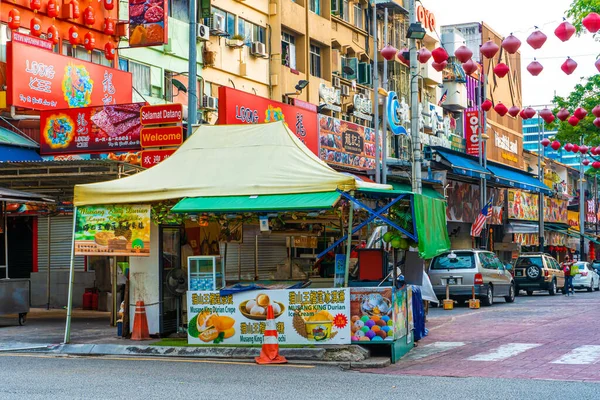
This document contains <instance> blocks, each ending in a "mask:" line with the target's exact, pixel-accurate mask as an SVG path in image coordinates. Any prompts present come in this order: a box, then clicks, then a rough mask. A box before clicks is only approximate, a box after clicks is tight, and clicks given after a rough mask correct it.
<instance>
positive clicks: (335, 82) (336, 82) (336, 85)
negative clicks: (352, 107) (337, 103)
mask: <svg viewBox="0 0 600 400" xmlns="http://www.w3.org/2000/svg"><path fill="white" fill-rule="evenodd" d="M331 83H332V85H333V87H334V88H339V87H340V86H341V85H342V83H341V81H340V78H338V77H337V76H334V77H333V79H332V80H331Z"/></svg>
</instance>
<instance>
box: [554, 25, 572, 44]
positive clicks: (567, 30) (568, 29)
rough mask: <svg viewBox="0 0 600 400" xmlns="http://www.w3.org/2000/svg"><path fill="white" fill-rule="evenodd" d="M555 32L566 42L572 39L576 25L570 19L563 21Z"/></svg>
mask: <svg viewBox="0 0 600 400" xmlns="http://www.w3.org/2000/svg"><path fill="white" fill-rule="evenodd" d="M554 34H555V35H556V37H557V38H559V39H560V40H561V41H563V42H566V41H567V40H569V39H571V36H573V35H574V34H575V27H574V26H573V25H571V24H570V23H569V22H568V21H563V22H562V23H561V24H560V25H558V27H557V28H556V29H555V30H554Z"/></svg>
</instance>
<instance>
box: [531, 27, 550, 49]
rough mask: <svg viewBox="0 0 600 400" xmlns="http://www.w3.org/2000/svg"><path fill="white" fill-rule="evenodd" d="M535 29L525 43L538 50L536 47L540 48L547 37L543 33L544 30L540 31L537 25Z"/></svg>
mask: <svg viewBox="0 0 600 400" xmlns="http://www.w3.org/2000/svg"><path fill="white" fill-rule="evenodd" d="M535 29H536V31H534V32H533V33H532V34H531V35H529V37H528V38H527V43H529V45H530V46H531V47H532V48H533V49H534V50H538V49H541V48H542V46H543V45H544V43H546V40H547V39H548V36H546V35H545V34H544V32H542V31H540V30H539V29H538V27H537V26H536V27H535Z"/></svg>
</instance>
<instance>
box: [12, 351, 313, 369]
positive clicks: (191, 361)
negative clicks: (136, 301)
mask: <svg viewBox="0 0 600 400" xmlns="http://www.w3.org/2000/svg"><path fill="white" fill-rule="evenodd" d="M0 357H33V358H72V359H73V358H93V359H96V360H116V361H161V362H175V363H176V362H180V363H196V364H228V365H254V366H258V364H256V363H253V362H244V361H218V360H193V359H189V358H184V359H177V358H161V357H111V356H85V355H72V356H71V355H64V354H60V355H59V354H57V355H48V354H23V353H0ZM260 366H261V367H287V368H314V367H315V366H314V365H301V364H265V365H260Z"/></svg>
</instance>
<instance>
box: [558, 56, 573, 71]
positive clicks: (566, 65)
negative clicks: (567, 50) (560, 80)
mask: <svg viewBox="0 0 600 400" xmlns="http://www.w3.org/2000/svg"><path fill="white" fill-rule="evenodd" d="M560 69H562V70H563V72H564V73H565V74H567V75H571V74H572V73H573V72H575V70H576V69H577V63H576V62H575V60H573V59H572V58H571V57H567V60H566V61H565V62H564V63H563V64H562V65H561V66H560Z"/></svg>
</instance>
